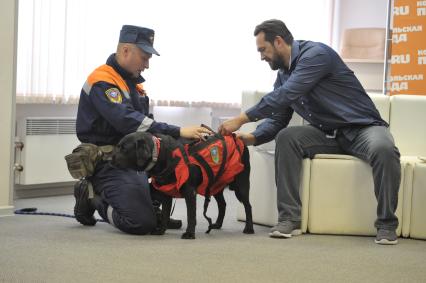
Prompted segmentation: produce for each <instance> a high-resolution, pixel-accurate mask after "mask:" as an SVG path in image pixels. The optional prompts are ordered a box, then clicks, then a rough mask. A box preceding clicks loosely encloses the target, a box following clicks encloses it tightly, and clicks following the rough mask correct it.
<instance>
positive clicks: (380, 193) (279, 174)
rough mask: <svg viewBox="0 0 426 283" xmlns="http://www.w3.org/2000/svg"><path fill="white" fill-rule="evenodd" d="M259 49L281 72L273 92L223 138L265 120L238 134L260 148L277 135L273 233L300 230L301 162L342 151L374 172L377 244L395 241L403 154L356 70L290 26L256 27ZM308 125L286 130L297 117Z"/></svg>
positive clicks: (227, 127)
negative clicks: (296, 37)
mask: <svg viewBox="0 0 426 283" xmlns="http://www.w3.org/2000/svg"><path fill="white" fill-rule="evenodd" d="M254 35H255V36H256V45H257V50H258V51H259V53H260V56H261V59H262V60H265V61H266V62H268V64H269V65H270V67H271V69H272V70H278V74H277V79H276V82H275V85H274V91H272V92H270V93H268V94H266V95H265V96H264V97H263V98H262V99H261V101H260V102H259V103H258V104H257V105H255V106H253V107H252V108H250V109H249V110H247V111H246V112H245V113H241V114H240V115H239V116H237V117H235V118H233V119H230V120H228V121H225V122H224V123H223V124H222V125H221V126H220V128H219V131H220V132H221V133H222V134H229V133H231V132H233V131H236V130H238V129H239V128H240V127H241V125H243V124H244V123H248V122H253V121H258V120H260V119H265V120H264V121H263V123H261V124H260V125H259V126H258V127H257V128H256V130H255V131H254V132H253V133H249V134H241V135H242V137H243V139H244V140H245V142H246V144H254V145H259V144H262V143H265V142H268V141H270V140H272V139H273V138H274V137H275V141H276V149H275V172H276V174H275V176H276V186H277V207H278V215H279V216H278V223H277V225H276V226H274V227H273V228H272V229H271V232H270V236H271V237H278V238H290V237H291V236H292V235H298V234H300V233H301V230H300V221H301V219H300V217H301V201H300V197H299V191H298V190H299V182H300V179H299V177H300V172H301V164H302V159H303V158H313V156H314V155H315V154H318V153H330V154H334V153H336V154H337V153H345V154H350V155H353V156H356V157H358V158H360V159H362V160H365V161H366V162H368V163H369V164H370V165H371V166H372V168H373V177H374V184H375V190H374V192H375V195H376V198H377V201H378V207H377V220H376V222H375V227H376V228H377V236H376V240H375V242H376V243H378V244H396V243H397V235H396V232H395V230H396V228H397V226H398V218H397V217H396V215H395V210H396V207H397V204H398V190H399V184H400V178H401V167H400V160H399V158H400V154H399V151H398V149H397V148H396V146H395V144H394V140H393V138H392V135H391V134H390V131H389V129H388V124H387V123H386V122H385V121H384V120H383V119H382V118H381V117H380V114H379V112H378V111H377V109H376V107H375V106H374V104H373V102H372V100H371V99H370V98H369V96H368V95H367V93H366V92H365V90H364V89H363V87H362V86H361V84H360V82H359V81H358V79H357V78H356V77H355V75H354V73H353V72H352V71H351V70H350V69H348V67H347V66H346V65H345V64H344V63H343V61H342V59H341V58H340V57H339V55H338V54H337V53H336V52H335V51H334V50H333V49H331V48H330V47H328V46H326V45H324V44H322V43H318V42H312V41H297V40H293V36H292V34H291V33H290V31H289V30H288V29H287V27H286V25H285V24H284V23H283V22H282V21H279V20H268V21H265V22H263V23H261V24H260V25H258V26H257V27H256V29H255V32H254ZM294 111H295V112H296V113H298V114H299V115H300V116H302V117H303V119H305V120H306V121H308V122H309V123H310V125H306V126H298V127H288V128H287V125H288V123H289V121H290V119H291V117H292V114H293V112H294Z"/></svg>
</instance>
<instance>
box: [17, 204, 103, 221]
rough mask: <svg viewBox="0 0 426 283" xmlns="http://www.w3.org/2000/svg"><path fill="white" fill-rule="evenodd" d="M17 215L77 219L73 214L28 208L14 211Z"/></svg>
mask: <svg viewBox="0 0 426 283" xmlns="http://www.w3.org/2000/svg"><path fill="white" fill-rule="evenodd" d="M14 213H15V214H21V215H49V216H61V217H68V218H75V216H74V215H71V214H65V213H53V212H37V208H36V207H26V208H21V209H17V210H15V211H14ZM96 221H97V222H106V221H105V220H103V219H96Z"/></svg>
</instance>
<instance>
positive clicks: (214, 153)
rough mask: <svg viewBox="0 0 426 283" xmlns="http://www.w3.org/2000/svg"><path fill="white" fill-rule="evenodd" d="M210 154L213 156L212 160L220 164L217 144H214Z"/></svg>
mask: <svg viewBox="0 0 426 283" xmlns="http://www.w3.org/2000/svg"><path fill="white" fill-rule="evenodd" d="M210 155H211V157H212V160H213V162H214V163H215V164H219V162H220V157H219V149H218V147H217V146H213V147H212V148H211V149H210Z"/></svg>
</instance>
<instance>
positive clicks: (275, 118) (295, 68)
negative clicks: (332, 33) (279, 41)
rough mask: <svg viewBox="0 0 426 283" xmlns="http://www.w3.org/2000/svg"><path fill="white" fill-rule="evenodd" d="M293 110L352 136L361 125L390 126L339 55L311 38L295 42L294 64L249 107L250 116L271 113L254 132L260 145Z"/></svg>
mask: <svg viewBox="0 0 426 283" xmlns="http://www.w3.org/2000/svg"><path fill="white" fill-rule="evenodd" d="M294 111H296V113H298V114H299V115H300V116H302V118H303V119H305V120H306V121H308V122H309V123H310V124H312V125H313V126H315V127H317V128H319V129H321V130H323V131H325V132H328V131H331V130H335V129H340V130H341V131H342V132H343V133H346V136H347V137H348V138H349V139H352V138H353V137H354V135H356V131H355V129H358V128H360V127H362V126H366V125H383V126H388V124H387V123H386V122H385V121H384V120H383V119H382V118H381V117H380V114H379V111H378V110H377V109H376V107H375V106H374V104H373V101H372V100H371V98H370V97H369V96H368V94H367V93H366V92H365V90H364V88H363V87H362V85H361V83H360V82H359V81H358V79H357V78H356V77H355V75H354V73H353V72H352V71H351V70H350V69H349V68H348V67H347V66H346V65H345V63H344V62H343V61H342V59H341V58H340V56H339V55H338V54H337V53H336V52H335V51H334V50H333V49H332V48H330V47H329V46H327V45H325V44H322V43H318V42H312V41H296V40H295V41H294V42H293V44H292V47H291V63H290V66H289V69H287V70H280V71H278V74H277V79H276V81H275V84H274V91H272V92H270V93H268V94H266V95H265V96H264V97H263V98H262V99H261V101H260V102H259V103H258V104H257V105H255V106H253V107H252V108H250V109H249V110H247V111H246V114H247V116H248V118H249V119H250V121H257V120H260V119H264V118H267V119H265V120H264V121H263V122H262V123H261V124H260V125H259V126H258V127H257V129H256V130H255V131H254V132H253V135H254V136H255V137H256V144H262V143H265V142H268V141H270V140H272V139H273V138H274V137H275V135H276V134H277V133H278V132H279V131H280V130H281V129H283V128H285V127H286V126H287V125H288V123H289V121H290V119H291V117H292V115H293V112H294Z"/></svg>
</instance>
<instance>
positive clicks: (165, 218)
mask: <svg viewBox="0 0 426 283" xmlns="http://www.w3.org/2000/svg"><path fill="white" fill-rule="evenodd" d="M151 195H152V196H153V198H154V199H156V200H157V201H159V202H160V203H161V215H160V217H159V219H158V223H157V227H156V228H155V230H154V231H152V233H151V234H153V235H164V233H165V232H166V230H167V223H169V220H170V211H171V208H172V200H173V199H172V197H171V196H168V195H166V194H163V193H161V192H159V191H157V190H155V189H153V190H152V191H151Z"/></svg>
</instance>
